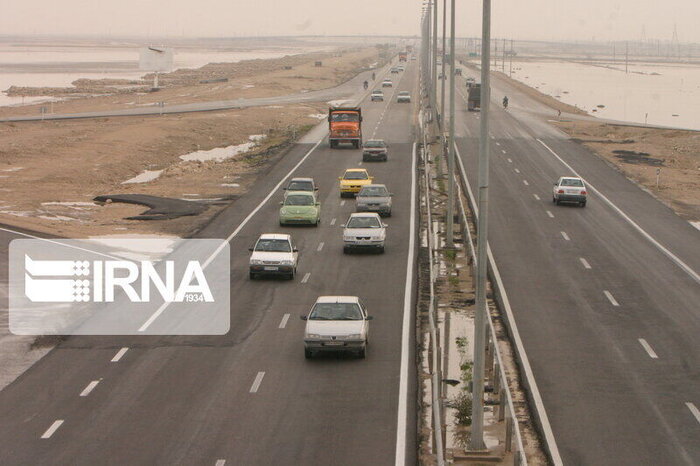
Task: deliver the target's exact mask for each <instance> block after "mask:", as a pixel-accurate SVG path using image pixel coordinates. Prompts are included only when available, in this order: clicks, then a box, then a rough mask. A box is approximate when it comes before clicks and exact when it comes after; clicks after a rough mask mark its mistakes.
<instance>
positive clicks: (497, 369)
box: [493, 361, 501, 393]
mask: <svg viewBox="0 0 700 466" xmlns="http://www.w3.org/2000/svg"><path fill="white" fill-rule="evenodd" d="M500 391H501V366H500V365H499V364H498V361H496V362H495V364H494V365H493V392H494V393H497V392H500Z"/></svg>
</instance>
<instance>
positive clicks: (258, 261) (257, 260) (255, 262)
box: [250, 259, 263, 265]
mask: <svg viewBox="0 0 700 466" xmlns="http://www.w3.org/2000/svg"><path fill="white" fill-rule="evenodd" d="M262 264H263V261H261V260H260V259H251V260H250V265H262Z"/></svg>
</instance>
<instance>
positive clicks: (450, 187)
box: [446, 0, 456, 248]
mask: <svg viewBox="0 0 700 466" xmlns="http://www.w3.org/2000/svg"><path fill="white" fill-rule="evenodd" d="M450 8H451V11H450V134H449V136H448V140H449V148H450V149H449V151H448V153H447V241H446V243H447V244H446V246H447V247H448V248H451V247H453V246H454V217H455V212H454V206H455V81H456V79H455V0H452V1H451V3H450Z"/></svg>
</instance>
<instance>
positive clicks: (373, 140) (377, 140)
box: [365, 139, 384, 144]
mask: <svg viewBox="0 0 700 466" xmlns="http://www.w3.org/2000/svg"><path fill="white" fill-rule="evenodd" d="M368 142H384V139H368V140H366V141H365V144H367V143H368Z"/></svg>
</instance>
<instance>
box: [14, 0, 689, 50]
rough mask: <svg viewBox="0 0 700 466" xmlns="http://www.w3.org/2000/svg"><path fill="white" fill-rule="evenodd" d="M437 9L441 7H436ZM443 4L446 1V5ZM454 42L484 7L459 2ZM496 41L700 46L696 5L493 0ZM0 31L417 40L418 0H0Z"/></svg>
mask: <svg viewBox="0 0 700 466" xmlns="http://www.w3.org/2000/svg"><path fill="white" fill-rule="evenodd" d="M438 1H439V5H441V4H442V0H438ZM448 3H449V1H448ZM456 3H457V10H458V21H457V33H458V35H459V36H473V35H478V34H480V25H481V1H480V0H456ZM492 5H493V7H492V8H493V26H492V29H493V35H494V37H512V38H515V39H544V40H547V39H567V40H568V39H586V40H587V39H592V38H595V39H597V40H624V39H640V38H641V37H642V27H643V26H644V29H645V33H646V37H647V38H653V39H662V40H669V39H671V37H672V34H673V27H674V23H675V24H677V28H678V37H679V40H681V41H691V42H700V28H699V27H698V24H697V23H698V20H699V19H700V0H663V1H660V0H492ZM0 6H1V9H0V11H1V12H2V14H0V34H69V33H72V34H99V35H105V36H107V35H113V36H117V35H143V36H163V35H168V36H180V35H185V36H219V37H221V36H241V35H244V36H248V35H253V36H255V35H298V34H304V35H306V34H417V33H418V21H419V15H420V8H421V1H420V0H344V1H341V0H246V1H242V0H119V1H116V0H110V1H107V0H0Z"/></svg>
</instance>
